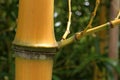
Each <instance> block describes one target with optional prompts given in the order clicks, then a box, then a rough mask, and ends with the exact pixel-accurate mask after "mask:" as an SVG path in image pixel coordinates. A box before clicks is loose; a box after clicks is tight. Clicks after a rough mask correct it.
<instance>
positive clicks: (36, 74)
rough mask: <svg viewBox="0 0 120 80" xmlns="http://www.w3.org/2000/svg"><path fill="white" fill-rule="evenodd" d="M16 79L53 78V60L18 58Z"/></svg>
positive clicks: (45, 79)
mask: <svg viewBox="0 0 120 80" xmlns="http://www.w3.org/2000/svg"><path fill="white" fill-rule="evenodd" d="M15 63H16V68H17V69H16V71H15V73H16V75H15V76H16V78H15V80H51V78H52V66H53V60H52V59H51V60H49V59H47V60H28V59H22V58H16V62H15Z"/></svg>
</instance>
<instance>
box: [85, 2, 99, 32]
mask: <svg viewBox="0 0 120 80" xmlns="http://www.w3.org/2000/svg"><path fill="white" fill-rule="evenodd" d="M99 4H100V0H96V6H95V8H94V11H93V12H92V15H91V18H90V21H89V23H88V25H87V27H86V28H85V29H84V30H83V34H84V33H85V32H86V31H87V30H88V29H90V28H92V22H93V20H94V18H95V16H96V12H97V9H98V6H99Z"/></svg>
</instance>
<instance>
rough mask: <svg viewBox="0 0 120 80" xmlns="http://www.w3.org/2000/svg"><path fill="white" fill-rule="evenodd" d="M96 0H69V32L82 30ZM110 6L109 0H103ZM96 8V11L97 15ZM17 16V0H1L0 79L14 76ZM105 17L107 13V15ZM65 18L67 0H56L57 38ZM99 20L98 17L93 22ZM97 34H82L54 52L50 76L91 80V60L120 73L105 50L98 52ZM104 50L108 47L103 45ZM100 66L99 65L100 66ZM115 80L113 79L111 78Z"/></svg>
mask: <svg viewBox="0 0 120 80" xmlns="http://www.w3.org/2000/svg"><path fill="white" fill-rule="evenodd" d="M94 6H95V0H72V23H71V34H70V35H69V36H71V35H73V34H74V33H75V32H78V31H82V30H84V28H85V26H86V25H87V23H88V22H89V19H90V15H91V13H92V11H93V9H94ZM106 7H108V10H109V0H106ZM98 14H99V11H98V13H97V16H99V15H98ZM17 16H18V0H0V52H1V53H0V80H6V79H7V78H9V80H14V58H15V56H14V52H13V50H12V41H13V39H14V35H15V29H16V20H17ZM106 17H108V16H106ZM67 18H68V3H67V0H55V14H54V19H55V21H54V22H55V35H56V39H57V40H58V41H59V40H60V39H61V37H62V35H63V34H64V32H65V29H66V25H67ZM98 24H99V19H98V17H96V18H95V20H94V22H93V25H94V26H96V25H98ZM99 41H100V40H99V38H98V36H96V37H95V36H87V37H83V38H81V40H80V41H76V42H75V43H73V44H70V45H68V46H66V47H64V48H62V49H60V51H59V52H57V54H56V56H55V58H54V70H53V80H93V76H94V63H96V64H97V65H98V67H99V68H100V69H101V68H103V67H104V68H106V70H107V73H108V74H107V76H106V80H108V77H110V76H111V75H112V72H111V69H115V70H116V71H117V72H118V73H120V68H119V66H117V65H115V64H114V61H113V60H111V59H109V58H108V56H107V54H104V55H101V54H100V50H99ZM106 53H108V52H107V48H106ZM101 70H102V69H101ZM113 80H114V79H113Z"/></svg>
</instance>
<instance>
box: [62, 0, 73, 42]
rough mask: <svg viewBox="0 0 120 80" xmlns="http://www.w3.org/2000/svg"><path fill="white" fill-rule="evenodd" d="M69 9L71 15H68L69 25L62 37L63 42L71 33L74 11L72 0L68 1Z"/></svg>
mask: <svg viewBox="0 0 120 80" xmlns="http://www.w3.org/2000/svg"><path fill="white" fill-rule="evenodd" d="M68 8H69V14H68V23H67V29H66V31H65V33H64V35H63V37H62V40H65V39H66V37H67V36H68V34H69V33H70V25H71V16H72V11H71V0H68Z"/></svg>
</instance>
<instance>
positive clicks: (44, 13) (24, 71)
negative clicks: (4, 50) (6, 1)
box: [13, 0, 57, 80]
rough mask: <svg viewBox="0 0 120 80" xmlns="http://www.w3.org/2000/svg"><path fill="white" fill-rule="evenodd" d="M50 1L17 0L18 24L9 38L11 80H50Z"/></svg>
mask: <svg viewBox="0 0 120 80" xmlns="http://www.w3.org/2000/svg"><path fill="white" fill-rule="evenodd" d="M53 12H54V0H20V1H19V14H18V27H17V32H16V36H15V39H14V41H13V44H14V50H15V53H16V57H15V80H52V66H53V56H54V55H55V53H56V47H57V42H56V40H55V36H54V26H53V23H54V20H53Z"/></svg>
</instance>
